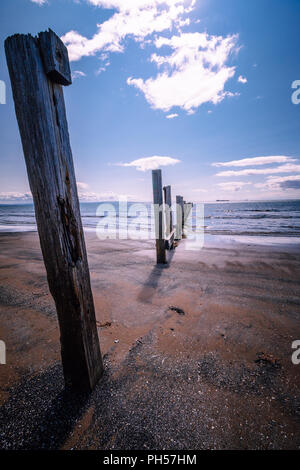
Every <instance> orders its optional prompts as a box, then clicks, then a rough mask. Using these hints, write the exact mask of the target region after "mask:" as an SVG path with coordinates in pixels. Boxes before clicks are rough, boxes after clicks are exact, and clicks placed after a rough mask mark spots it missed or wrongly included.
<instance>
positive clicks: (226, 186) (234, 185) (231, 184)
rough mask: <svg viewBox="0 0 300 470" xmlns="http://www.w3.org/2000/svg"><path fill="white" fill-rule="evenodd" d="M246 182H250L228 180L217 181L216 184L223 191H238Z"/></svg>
mask: <svg viewBox="0 0 300 470" xmlns="http://www.w3.org/2000/svg"><path fill="white" fill-rule="evenodd" d="M247 184H251V183H249V182H243V181H228V182H226V183H218V185H217V186H219V188H221V189H223V190H224V191H239V190H240V189H242V188H243V187H244V186H246V185H247Z"/></svg>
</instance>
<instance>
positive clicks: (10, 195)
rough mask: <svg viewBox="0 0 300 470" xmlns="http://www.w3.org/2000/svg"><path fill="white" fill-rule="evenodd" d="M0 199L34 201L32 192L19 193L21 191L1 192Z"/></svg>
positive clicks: (5, 200)
mask: <svg viewBox="0 0 300 470" xmlns="http://www.w3.org/2000/svg"><path fill="white" fill-rule="evenodd" d="M0 201H4V202H32V195H31V193H30V192H27V193H19V192H13V191H10V192H1V193H0Z"/></svg>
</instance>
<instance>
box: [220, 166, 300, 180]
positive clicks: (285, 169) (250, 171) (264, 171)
mask: <svg viewBox="0 0 300 470" xmlns="http://www.w3.org/2000/svg"><path fill="white" fill-rule="evenodd" d="M299 171H300V165H293V164H291V163H287V164H286V165H281V166H277V167H276V168H260V169H257V168H247V169H246V170H238V171H235V170H229V171H221V172H220V173H217V174H216V176H226V177H227V176H248V175H271V174H276V173H294V172H299Z"/></svg>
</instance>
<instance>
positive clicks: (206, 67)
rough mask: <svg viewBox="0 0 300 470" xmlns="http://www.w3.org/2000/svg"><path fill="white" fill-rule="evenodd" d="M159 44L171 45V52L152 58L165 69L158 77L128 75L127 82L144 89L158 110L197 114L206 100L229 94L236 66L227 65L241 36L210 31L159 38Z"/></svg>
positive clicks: (158, 45)
mask: <svg viewBox="0 0 300 470" xmlns="http://www.w3.org/2000/svg"><path fill="white" fill-rule="evenodd" d="M155 46H156V47H157V48H161V47H162V46H168V47H170V48H171V49H172V50H173V53H172V54H171V55H167V56H162V55H157V54H153V55H152V57H151V61H152V62H155V63H156V64H157V67H158V68H163V71H162V72H161V73H159V74H158V75H157V76H156V77H154V78H148V79H147V80H143V79H142V78H132V77H130V78H128V80H127V83H128V84H129V85H134V86H135V87H137V88H138V89H139V90H141V91H142V92H143V93H144V95H145V98H146V100H147V101H148V102H149V104H150V105H151V106H152V107H153V108H155V109H162V110H163V111H169V110H170V109H171V108H172V107H173V106H179V107H180V108H182V109H184V110H186V111H187V112H188V113H193V112H194V111H195V109H196V108H198V107H199V106H201V105H202V104H203V103H207V102H211V103H214V104H217V103H220V102H221V101H222V100H223V99H224V98H225V97H226V96H234V95H235V94H234V93H232V92H227V91H225V90H224V87H225V83H226V82H227V81H228V80H229V79H230V78H231V77H232V76H233V75H234V73H235V67H229V66H227V65H226V63H227V61H228V59H229V56H230V54H231V53H232V52H234V51H237V36H236V35H232V36H227V37H222V36H209V35H208V34H206V33H181V34H180V35H177V36H172V37H171V38H170V39H169V38H165V37H159V38H157V39H156V41H155Z"/></svg>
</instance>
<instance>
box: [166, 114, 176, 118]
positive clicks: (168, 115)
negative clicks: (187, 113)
mask: <svg viewBox="0 0 300 470" xmlns="http://www.w3.org/2000/svg"><path fill="white" fill-rule="evenodd" d="M176 117H178V114H177V113H174V114H167V116H166V118H167V119H174V118H176Z"/></svg>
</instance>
